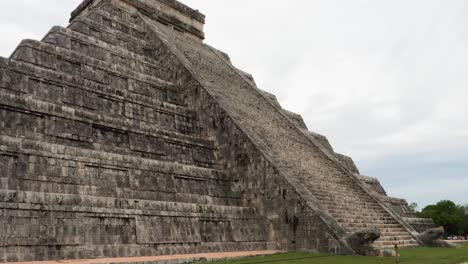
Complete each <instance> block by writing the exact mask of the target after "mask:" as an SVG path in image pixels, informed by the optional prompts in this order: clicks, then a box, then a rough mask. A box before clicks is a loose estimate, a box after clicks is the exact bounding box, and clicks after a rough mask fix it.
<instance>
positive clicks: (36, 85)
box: [0, 60, 199, 134]
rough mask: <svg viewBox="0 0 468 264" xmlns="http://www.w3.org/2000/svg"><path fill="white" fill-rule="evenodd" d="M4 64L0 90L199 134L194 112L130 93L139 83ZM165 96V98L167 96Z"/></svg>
mask: <svg viewBox="0 0 468 264" xmlns="http://www.w3.org/2000/svg"><path fill="white" fill-rule="evenodd" d="M5 67H6V68H5ZM5 67H3V68H1V67H0V72H1V73H2V74H1V75H0V89H2V88H3V89H4V90H5V91H7V92H11V93H14V94H18V95H22V94H23V95H24V94H29V95H32V96H34V97H36V98H38V99H40V100H44V101H48V102H54V103H59V104H63V105H66V106H69V107H72V108H76V109H78V110H85V111H91V112H96V113H97V114H101V115H107V116H110V117H113V118H118V119H119V120H121V119H127V120H129V121H134V122H141V123H147V124H150V125H151V126H152V127H158V126H159V127H160V128H161V129H165V130H171V131H179V132H180V133H183V134H196V133H199V126H198V121H197V119H196V115H195V113H194V112H193V111H190V110H188V109H187V108H185V107H181V106H177V105H174V104H171V103H166V102H162V101H159V100H156V99H151V100H145V98H147V97H142V96H140V95H139V94H137V93H133V92H131V90H134V89H135V87H143V86H142V85H141V83H140V84H138V83H136V82H129V84H128V85H126V86H125V87H123V88H122V89H117V87H111V86H108V85H101V84H98V83H95V82H92V81H89V80H85V79H81V78H75V77H72V76H70V75H67V74H59V73H56V72H54V71H52V70H50V69H45V68H42V67H39V66H36V65H33V64H30V63H27V62H19V61H15V60H10V61H7V62H6V65H5ZM147 87H148V88H150V87H151V86H147ZM155 89H156V88H155ZM146 90H148V91H149V89H146ZM163 92H164V90H158V92H156V91H155V92H154V93H153V95H154V97H155V98H157V97H158V95H160V94H161V93H163ZM164 98H168V95H167V94H166V95H165V96H164ZM168 120H169V121H170V122H168Z"/></svg>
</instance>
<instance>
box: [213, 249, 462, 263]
mask: <svg viewBox="0 0 468 264" xmlns="http://www.w3.org/2000/svg"><path fill="white" fill-rule="evenodd" d="M463 262H468V244H464V245H463V246H462V248H460V249H448V248H422V247H419V248H411V249H404V250H402V251H401V263H402V264H406V263H407V264H460V263H463ZM214 263H216V264H263V263H265V264H270V263H273V264H286V263H288V264H290V263H298V264H394V263H395V259H394V258H378V257H355V256H329V255H321V254H311V253H287V254H280V255H272V256H265V257H255V258H247V259H243V260H236V261H221V262H214Z"/></svg>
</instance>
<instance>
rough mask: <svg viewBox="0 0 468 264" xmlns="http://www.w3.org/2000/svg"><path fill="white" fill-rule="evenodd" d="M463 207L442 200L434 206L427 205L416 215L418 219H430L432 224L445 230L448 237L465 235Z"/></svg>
mask: <svg viewBox="0 0 468 264" xmlns="http://www.w3.org/2000/svg"><path fill="white" fill-rule="evenodd" d="M465 209H466V208H465V207H463V206H461V205H456V204H455V203H454V202H452V201H449V200H443V201H440V202H438V203H437V204H435V205H428V206H426V207H424V209H422V211H421V213H418V215H419V216H420V217H424V218H432V219H433V220H434V223H435V224H436V225H439V226H443V227H444V228H445V232H447V233H448V234H450V235H461V234H464V233H465V231H466V230H465V228H466V227H465V224H466V214H465Z"/></svg>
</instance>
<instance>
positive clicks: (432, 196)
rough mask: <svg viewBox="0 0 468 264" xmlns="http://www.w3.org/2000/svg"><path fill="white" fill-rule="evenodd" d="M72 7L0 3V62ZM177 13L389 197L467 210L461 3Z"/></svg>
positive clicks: (209, 3) (227, 4) (261, 1)
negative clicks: (195, 20)
mask: <svg viewBox="0 0 468 264" xmlns="http://www.w3.org/2000/svg"><path fill="white" fill-rule="evenodd" d="M80 2H81V1H80V0H65V1H64V0H2V1H0V14H1V15H0V34H1V36H2V37H1V41H0V55H1V56H4V57H8V56H9V54H10V53H11V52H12V51H13V50H14V48H15V46H16V45H17V44H18V43H19V42H20V40H21V39H24V38H33V39H41V38H42V36H43V35H44V34H45V33H46V32H47V31H48V30H49V29H50V28H51V27H52V26H53V25H66V24H67V21H68V18H69V13H70V12H71V11H72V10H73V9H74V8H75V7H76V6H77V5H78V4H79V3H80ZM182 2H184V3H185V4H187V5H189V6H191V7H193V8H195V9H199V10H201V11H202V12H203V13H204V14H206V15H207V25H206V30H205V32H206V38H207V39H206V42H207V43H209V44H211V45H213V46H215V47H217V48H218V49H220V50H223V51H225V52H227V53H229V54H230V56H231V59H232V61H233V62H234V64H236V65H237V66H238V67H239V68H241V69H243V70H245V71H247V72H250V73H252V74H253V75H254V77H255V79H256V82H257V84H258V86H259V87H260V88H261V89H263V90H267V91H269V92H271V93H274V94H276V95H277V97H278V99H279V101H280V102H281V104H282V105H283V106H284V108H286V109H289V110H291V111H294V112H297V113H299V114H301V115H302V116H303V117H304V119H305V121H306V123H307V125H308V126H309V128H310V129H311V130H312V131H315V132H317V133H321V134H323V135H326V136H327V137H328V139H329V140H330V142H331V143H332V145H333V146H334V148H335V150H336V151H337V152H341V153H343V154H346V155H349V156H352V157H353V158H354V160H355V162H356V163H357V165H358V167H359V168H360V170H361V173H362V174H364V175H368V176H376V177H378V178H379V179H380V180H381V182H382V183H383V185H384V187H385V188H386V190H387V192H388V193H389V195H391V196H397V197H403V198H406V199H407V200H408V201H409V202H416V203H418V204H419V205H420V207H422V206H424V205H426V204H429V203H435V202H437V201H439V200H441V199H451V200H454V201H455V202H458V203H468V117H467V114H468V110H467V107H466V104H467V99H468V72H467V70H468V1H465V0H449V1H447V0H440V1H437V0H411V1H409V0H372V1H371V0H352V1H351V0H341V1H338V0H337V1H335V0H291V1H287V2H285V1H277V0H222V1H221V0H182ZM285 3H287V4H285Z"/></svg>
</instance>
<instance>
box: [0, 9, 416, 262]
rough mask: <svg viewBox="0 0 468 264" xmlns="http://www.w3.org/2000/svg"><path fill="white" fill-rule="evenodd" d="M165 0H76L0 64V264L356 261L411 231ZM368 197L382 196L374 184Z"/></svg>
mask: <svg viewBox="0 0 468 264" xmlns="http://www.w3.org/2000/svg"><path fill="white" fill-rule="evenodd" d="M203 24H204V16H203V15H202V14H200V13H199V12H198V11H195V10H192V9H191V8H189V7H187V6H185V5H183V4H181V3H179V2H177V1H174V0H125V1H124V0H86V1H84V2H83V3H82V4H81V5H80V6H79V7H78V8H77V9H76V10H75V11H74V12H73V13H72V19H71V21H70V25H69V26H68V27H67V28H62V27H54V28H52V29H51V30H50V32H49V33H48V34H47V35H46V36H45V37H44V39H43V40H42V41H34V40H24V41H23V42H21V43H20V44H19V46H18V48H17V49H16V50H15V52H14V53H13V54H12V55H11V57H10V58H8V59H6V58H1V59H0V172H1V174H0V262H6V261H29V260H50V259H76V258H101V257H126V256H134V257H135V256H150V255H161V254H177V253H178V254H180V253H198V252H220V251H243V250H266V249H273V250H309V251H310V250H312V251H318V252H331V253H337V254H358V253H361V252H358V251H356V250H355V249H353V247H352V246H350V244H349V240H347V238H348V237H349V235H351V234H354V233H356V232H357V231H359V230H362V229H369V228H372V229H376V230H379V232H380V234H381V238H380V239H378V240H377V241H376V242H375V243H374V246H376V247H380V248H383V247H392V246H393V245H394V244H399V245H400V246H414V245H417V244H418V241H417V238H416V237H415V233H416V232H415V230H414V228H413V227H411V225H409V224H408V222H407V221H406V220H405V219H404V218H403V217H402V215H401V212H399V211H398V210H396V209H395V208H394V207H392V206H389V204H388V203H387V202H386V201H385V200H384V199H383V198H382V196H381V195H379V194H376V193H375V192H374V191H373V190H372V188H370V187H369V186H368V185H366V183H365V182H364V181H362V180H361V179H360V178H359V177H358V176H357V175H358V174H359V170H358V168H357V167H356V165H355V164H354V162H353V160H352V159H351V158H349V157H347V156H344V155H341V154H338V153H335V152H334V150H333V148H332V147H331V145H330V143H329V142H328V140H327V139H326V138H325V137H324V136H321V135H318V134H316V133H313V132H309V131H307V127H306V125H305V123H304V121H303V119H302V117H301V116H300V115H297V114H294V113H291V112H289V111H287V110H285V109H282V108H281V106H280V105H279V103H278V101H277V100H276V98H275V97H274V95H271V94H268V93H266V92H264V91H261V90H259V89H258V88H257V87H256V85H255V83H254V80H253V77H252V76H251V75H250V74H248V73H245V72H242V71H241V70H239V69H237V68H235V67H234V66H233V65H232V64H231V63H230V61H229V56H228V55H227V54H224V53H222V52H220V51H218V50H216V49H214V48H212V47H210V46H208V45H205V44H204V43H202V39H203V37H204V34H203ZM382 190H383V188H382Z"/></svg>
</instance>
